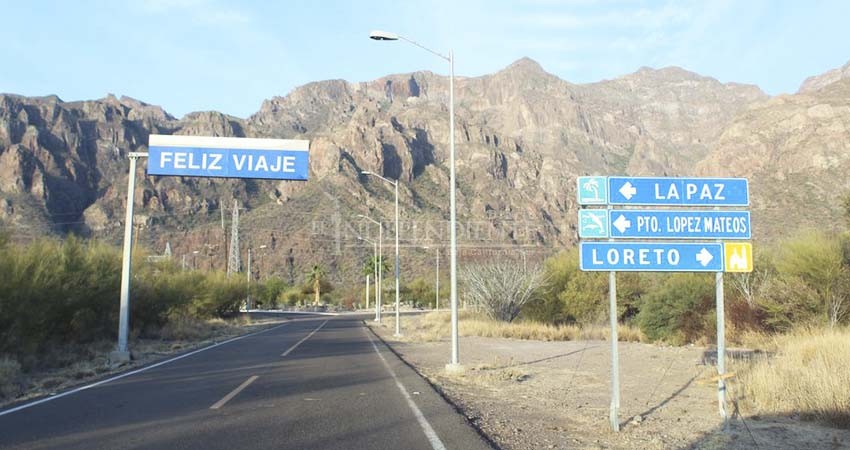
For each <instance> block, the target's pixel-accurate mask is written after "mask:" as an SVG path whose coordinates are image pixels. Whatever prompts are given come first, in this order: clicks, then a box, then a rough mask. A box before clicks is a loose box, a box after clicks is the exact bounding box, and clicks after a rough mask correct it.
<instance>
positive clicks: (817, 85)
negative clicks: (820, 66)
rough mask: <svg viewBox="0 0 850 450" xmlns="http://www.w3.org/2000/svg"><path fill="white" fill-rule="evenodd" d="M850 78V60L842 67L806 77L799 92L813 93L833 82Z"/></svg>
mask: <svg viewBox="0 0 850 450" xmlns="http://www.w3.org/2000/svg"><path fill="white" fill-rule="evenodd" d="M847 78H850V61H848V62H847V64H845V65H844V66H842V67H839V68H837V69H832V70H830V71H827V72H825V73H822V74H820V75H815V76H812V77H809V78H806V79H805V80H804V81H803V84H802V85H800V89H799V90H798V91H797V93H798V94H811V93H813V92H815V91H819V90H821V89H823V88H825V87H826V86H829V85H830V84H832V83H835V82H837V81H840V80H845V79H847Z"/></svg>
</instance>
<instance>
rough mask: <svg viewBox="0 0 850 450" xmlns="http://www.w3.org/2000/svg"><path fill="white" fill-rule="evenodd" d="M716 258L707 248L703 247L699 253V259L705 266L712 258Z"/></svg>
mask: <svg viewBox="0 0 850 450" xmlns="http://www.w3.org/2000/svg"><path fill="white" fill-rule="evenodd" d="M712 259H714V256H713V255H712V254H711V252H710V251H708V249H707V248H705V247H703V248H702V250H700V252H699V253H697V261H698V262H699V263H700V264H702V266H703V267H705V266H707V265H708V263H710V262H711V260H712Z"/></svg>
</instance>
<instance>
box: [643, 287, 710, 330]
mask: <svg viewBox="0 0 850 450" xmlns="http://www.w3.org/2000/svg"><path fill="white" fill-rule="evenodd" d="M713 277H714V276H713V274H712V275H705V274H673V275H668V276H667V277H666V279H665V280H664V281H663V282H662V284H661V285H660V286H659V288H658V289H656V290H653V291H651V292H650V293H649V294H647V295H646V296H645V297H644V298H643V300H642V302H641V305H640V306H641V308H640V313H638V315H637V321H638V325H639V326H640V329H641V331H643V333H644V334H645V335H646V337H647V338H649V339H650V340H654V341H658V340H666V341H670V342H673V343H685V342H693V341H694V340H696V339H698V338H700V337H704V336H711V335H713V334H712V333H711V332H710V330H711V329H712V328H713V326H714V324H715V322H714V319H713V317H714V316H713V315H711V314H707V313H708V312H709V311H713V309H714V304H715V298H714V294H715V292H714V280H713Z"/></svg>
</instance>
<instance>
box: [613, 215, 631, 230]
mask: <svg viewBox="0 0 850 450" xmlns="http://www.w3.org/2000/svg"><path fill="white" fill-rule="evenodd" d="M631 226H632V221H631V220H629V219H626V216H624V215H622V214H620V217H617V220H615V221H614V228H616V229H617V230H619V231H620V233H625V232H626V230H628V229H629V228H631Z"/></svg>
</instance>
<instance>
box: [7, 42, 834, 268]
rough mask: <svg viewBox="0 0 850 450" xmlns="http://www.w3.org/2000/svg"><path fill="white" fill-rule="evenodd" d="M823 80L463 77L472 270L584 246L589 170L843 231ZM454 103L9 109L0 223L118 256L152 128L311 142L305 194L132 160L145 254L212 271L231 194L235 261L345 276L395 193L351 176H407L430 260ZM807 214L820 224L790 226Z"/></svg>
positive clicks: (370, 90)
mask: <svg viewBox="0 0 850 450" xmlns="http://www.w3.org/2000/svg"><path fill="white" fill-rule="evenodd" d="M846 68H847V66H845V69H846ZM823 77H826V78H823V79H821V77H815V78H812V79H810V80H807V82H806V83H804V88H805V89H804V88H801V92H800V93H799V94H797V95H792V96H782V97H775V98H769V97H768V96H767V95H765V94H764V93H763V92H762V91H761V90H759V89H758V88H757V87H755V86H749V85H741V84H735V83H726V84H724V83H720V82H718V81H717V80H714V79H712V78H708V77H703V76H700V75H697V74H695V73H691V72H688V71H686V70H683V69H680V68H675V67H669V68H663V69H649V68H642V69H640V70H638V71H637V72H635V73H633V74H629V75H626V76H623V77H619V78H616V79H613V80H606V81H601V82H598V83H591V84H573V83H569V82H567V81H564V80H561V79H559V78H558V77H556V76H554V75H552V74H549V73H547V72H546V71H545V70H543V68H542V67H540V65H539V64H537V63H536V62H534V61H532V60H530V59H521V60H519V61H516V62H515V63H513V64H511V65H510V66H508V67H506V68H505V69H503V70H501V71H499V72H497V73H495V74H492V75H486V76H482V77H474V78H459V79H456V82H455V88H456V97H455V99H456V115H457V123H456V132H457V136H456V151H457V171H458V184H459V189H458V211H459V220H460V222H461V230H460V238H459V239H460V242H461V244H462V246H463V248H462V251H461V257H462V258H477V257H482V258H490V257H493V256H498V255H501V254H504V253H511V252H513V253H516V252H521V253H522V254H523V255H541V254H548V253H552V252H555V251H557V250H559V249H561V248H563V247H565V246H569V245H572V244H574V242H575V241H576V233H575V221H576V205H575V201H574V198H575V177H576V176H578V175H584V174H623V173H627V174H633V175H670V176H675V175H682V176H684V175H713V176H747V177H750V178H751V179H752V182H751V190H752V192H753V209H754V228H755V238H756V240H769V239H771V238H774V237H776V236H779V235H781V234H783V233H785V232H787V231H788V230H789V229H792V228H794V227H796V226H800V225H805V224H818V223H824V222H823V219H824V218H830V219H835V218H837V217H838V216H839V214H840V213H839V210H838V205H837V203H836V199H837V197H838V196H840V195H843V193H844V192H846V191H847V189H848V187H850V185H849V184H850V183H848V182H847V181H846V180H845V179H844V178H843V175H844V174H845V173H847V168H848V167H847V165H848V160H850V152H848V145H850V144H848V143H850V135H848V129H850V80H848V79H846V78H844V79H841V77H839V79H838V80H837V81H833V82H829V83H826V82H825V81H823V80H827V79H830V80H831V79H833V78H835V77H834V76H833V75H829V76H828V77H827V76H826V75H824V76H823ZM818 80H821V81H818ZM816 86H820V88H816ZM447 88H448V80H447V79H446V78H445V77H442V76H439V75H436V74H433V73H430V72H416V73H412V74H399V75H391V76H387V77H384V78H381V79H378V80H373V81H370V82H360V83H352V82H347V81H342V80H330V81H323V82H316V83H310V84H307V85H304V86H301V87H299V88H296V89H295V90H293V91H292V92H291V93H289V94H288V95H286V96H282V97H273V98H271V99H268V100H266V101H265V102H263V104H262V106H261V108H260V110H259V111H258V112H257V113H256V114H254V115H253V116H251V117H249V118H247V119H240V118H236V117H232V116H228V115H225V114H222V113H218V112H197V113H192V114H188V115H186V116H185V117H183V118H181V119H177V118H174V117H172V116H170V115H169V114H167V113H166V112H165V111H164V110H163V109H162V108H160V107H157V106H152V105H148V104H145V103H143V102H141V101H138V100H134V99H130V98H126V97H122V98H116V97H114V96H111V95H110V96H108V97H106V98H104V99H101V100H94V101H85V102H63V101H62V100H60V99H59V98H57V97H55V96H52V97H40V98H28V97H21V96H16V95H9V94H4V95H0V224H2V225H0V226H2V227H4V228H7V229H9V230H11V231H12V234H13V235H14V236H15V237H16V238H19V239H26V238H27V237H32V236H36V235H41V234H45V233H54V234H62V233H67V232H75V233H81V234H84V235H89V236H93V237H97V238H101V239H106V240H111V241H114V242H119V241H120V233H121V231H122V225H121V222H122V220H123V211H124V203H125V198H126V187H125V186H126V182H127V170H128V158H127V153H128V152H131V151H144V150H145V149H146V143H147V136H148V135H149V134H151V133H160V134H187V135H212V136H247V137H275V138H297V139H309V140H310V141H311V145H310V172H311V173H310V177H311V179H310V181H308V182H291V181H282V182H276V181H266V180H219V179H199V178H179V177H148V176H145V175H144V167H145V165H144V163H143V164H140V167H139V169H138V173H137V174H136V176H137V180H138V183H137V192H136V202H137V205H136V206H137V214H136V219H135V220H136V221H137V225H138V226H139V228H138V230H139V233H138V236H139V242H141V243H142V244H144V245H145V246H146V247H148V248H150V249H152V251H153V250H156V249H161V248H163V247H164V245H165V242H166V241H170V242H171V245H172V247H173V248H174V253H175V254H177V255H184V254H185V255H191V259H192V261H193V264H196V265H198V266H202V267H207V266H209V267H219V268H221V267H223V266H224V260H225V255H226V253H225V252H224V250H223V249H224V248H225V243H226V236H228V235H229V230H227V232H226V233H225V231H224V230H222V228H221V223H222V221H223V219H222V216H223V215H222V211H225V212H226V214H225V216H226V217H225V220H224V221H226V222H229V220H230V214H231V210H232V202H233V200H234V199H235V200H237V201H238V202H239V205H240V208H241V227H240V229H241V236H242V242H243V244H244V245H243V247H247V246H252V247H253V248H254V249H255V250H257V251H256V252H255V255H256V256H255V258H258V259H259V261H258V262H255V267H258V266H257V264H259V267H260V271H261V273H262V274H263V275H266V274H269V273H278V274H283V275H291V276H293V277H294V278H298V277H299V276H300V274H301V272H302V270H303V268H304V267H307V266H309V265H310V264H313V263H315V262H319V261H321V262H323V263H324V264H326V265H328V266H330V267H331V268H332V269H336V270H334V272H339V273H342V274H345V275H344V276H345V277H346V278H347V279H350V277H353V276H355V275H356V274H357V273H358V272H359V269H358V267H359V259H360V258H363V257H365V255H367V254H369V253H370V252H371V248H369V247H367V246H364V245H363V244H362V242H360V241H358V240H357V236H358V234H361V235H369V236H373V237H374V235H375V230H374V228H375V227H374V226H368V225H369V224H368V222H366V223H364V222H362V221H358V220H356V215H357V214H369V215H371V216H373V217H375V218H380V219H381V220H383V221H384V223H385V227H386V228H385V231H384V237H385V239H386V240H387V246H388V250H387V253H389V247H390V237H391V235H392V233H391V231H392V229H393V228H392V227H393V224H392V217H393V209H392V208H393V197H392V192H391V190H390V187H389V186H388V185H384V184H381V182H380V181H379V180H377V179H374V178H366V177H364V176H362V175H359V173H360V172H361V171H363V170H369V171H375V172H378V173H381V174H383V175H384V176H385V177H388V178H390V179H397V180H399V181H400V198H401V209H402V218H403V220H402V229H401V236H402V244H403V245H404V246H405V249H404V252H405V258H407V260H410V261H414V262H415V263H416V264H420V265H424V264H425V263H426V261H431V257H430V256H428V255H427V254H426V251H425V250H421V249H416V246H422V245H429V246H432V247H433V246H435V245H444V244H445V242H446V241H447V224H446V219H447V217H448V196H447V184H448V169H447V160H448V145H447V144H448V140H449V126H448V125H449V124H448V92H447ZM812 202H816V203H817V205H818V206H817V214H818V215H817V216H813V217H809V216H806V215H805V214H796V212H799V211H802V210H803V209H801V207H802V206H806V207H808V206H809V205H810V204H812ZM789 210H793V211H794V212H795V214H792V215H789V214H788V213H787V212H788V211H789ZM792 219H793V220H792ZM244 251H245V249H244V248H243V252H244ZM195 252H197V253H195Z"/></svg>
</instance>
